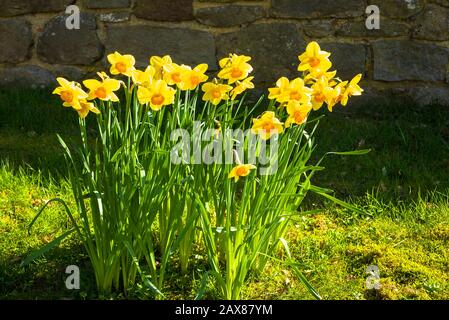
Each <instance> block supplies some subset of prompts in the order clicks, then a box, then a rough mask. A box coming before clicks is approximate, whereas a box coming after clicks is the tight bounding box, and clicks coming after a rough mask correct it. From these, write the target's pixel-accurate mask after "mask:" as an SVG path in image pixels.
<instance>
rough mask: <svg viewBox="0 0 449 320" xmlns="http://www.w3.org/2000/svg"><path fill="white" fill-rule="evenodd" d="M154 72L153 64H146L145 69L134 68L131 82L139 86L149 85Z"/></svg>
mask: <svg viewBox="0 0 449 320" xmlns="http://www.w3.org/2000/svg"><path fill="white" fill-rule="evenodd" d="M155 74H156V70H155V69H154V67H153V66H148V67H147V68H146V69H145V71H141V70H134V71H133V73H132V78H133V82H134V83H135V84H137V85H139V86H144V87H149V86H150V85H151V83H152V82H153V78H154V75H155Z"/></svg>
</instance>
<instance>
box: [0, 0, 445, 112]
mask: <svg viewBox="0 0 449 320" xmlns="http://www.w3.org/2000/svg"><path fill="white" fill-rule="evenodd" d="M70 4H76V5H77V6H78V7H79V8H80V9H81V12H82V13H81V28H80V30H68V29H67V28H66V27H65V18H66V17H65V16H64V11H65V8H66V7H67V6H68V5H70ZM370 4H375V5H377V6H378V7H379V8H380V13H381V23H380V29H379V30H368V29H367V28H366V27H365V20H366V14H365V10H366V7H367V6H368V5H370ZM311 40H316V41H318V42H319V43H320V44H321V45H322V47H323V48H324V49H326V50H329V51H331V52H332V59H333V61H334V65H335V68H336V69H337V70H338V71H339V74H340V76H341V77H342V78H348V77H351V76H352V75H355V74H356V73H359V72H361V73H363V74H364V78H365V80H364V82H363V86H364V87H365V88H367V94H366V95H365V98H361V99H360V100H359V101H365V102H366V101H368V102H373V101H375V99H387V97H389V96H391V95H393V96H396V97H398V96H409V97H412V98H413V99H415V100H416V101H418V102H419V103H421V104H427V103H429V102H431V101H432V100H433V99H439V100H440V102H441V103H444V104H447V105H449V72H448V62H449V50H448V49H449V0H260V1H239V0H146V1H143V0H109V1H108V0H104V1H101V0H77V1H74V0H27V1H23V0H0V46H1V50H0V86H9V85H14V86H18V85H19V86H33V87H40V86H47V85H52V83H53V81H54V77H55V75H63V76H65V77H67V78H70V79H74V80H80V79H82V78H83V77H85V76H87V75H88V74H91V73H93V72H94V71H96V70H99V69H103V68H104V67H105V66H106V62H105V55H106V54H107V53H109V52H112V51H114V50H118V51H119V52H122V53H132V54H134V55H135V56H136V58H137V61H138V65H139V66H144V65H146V64H147V63H148V57H149V56H150V55H162V54H171V55H172V56H173V57H174V58H175V60H176V61H178V62H181V63H186V64H197V63H200V62H206V63H208V64H209V66H210V69H211V70H216V69H217V59H219V58H220V57H223V56H225V55H226V54H227V53H230V52H236V53H243V54H247V55H250V56H252V57H253V65H254V67H255V76H256V81H257V82H258V83H259V84H260V86H259V87H264V86H265V87H266V86H269V85H271V84H272V83H273V82H274V81H275V80H276V78H278V77H279V76H281V75H287V76H289V77H294V76H295V75H296V71H295V70H296V66H297V64H298V59H297V56H298V54H299V53H300V52H301V51H303V50H304V47H305V45H306V43H307V42H309V41H311Z"/></svg>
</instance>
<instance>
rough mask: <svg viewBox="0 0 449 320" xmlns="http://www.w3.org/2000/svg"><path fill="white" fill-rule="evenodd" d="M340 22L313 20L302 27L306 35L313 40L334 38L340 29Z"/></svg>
mask: <svg viewBox="0 0 449 320" xmlns="http://www.w3.org/2000/svg"><path fill="white" fill-rule="evenodd" d="M339 25H340V22H339V21H338V20H335V19H334V20H331V21H330V20H312V21H308V22H307V23H305V24H304V25H303V26H302V30H304V33H305V34H306V35H307V36H309V37H312V38H323V37H327V36H332V35H334V34H335V32H336V31H337V30H338V29H339V28H340V27H339Z"/></svg>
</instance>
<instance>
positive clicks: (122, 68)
mask: <svg viewBox="0 0 449 320" xmlns="http://www.w3.org/2000/svg"><path fill="white" fill-rule="evenodd" d="M108 61H109V63H110V64H111V69H110V72H111V74H113V75H117V74H124V75H125V76H128V77H131V75H132V72H133V71H134V70H135V68H134V65H135V64H136V59H135V58H134V57H133V56H132V55H130V54H125V55H121V54H120V53H118V52H117V51H116V52H114V53H112V54H110V55H108Z"/></svg>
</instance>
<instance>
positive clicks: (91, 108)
mask: <svg viewBox="0 0 449 320" xmlns="http://www.w3.org/2000/svg"><path fill="white" fill-rule="evenodd" d="M80 106H81V109H79V110H76V111H77V112H78V114H79V116H80V118H81V119H84V118H85V117H87V115H88V114H89V112H93V113H96V114H99V113H100V110H98V109H97V108H96V107H95V105H94V104H93V103H92V102H88V101H86V100H83V101H80Z"/></svg>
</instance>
